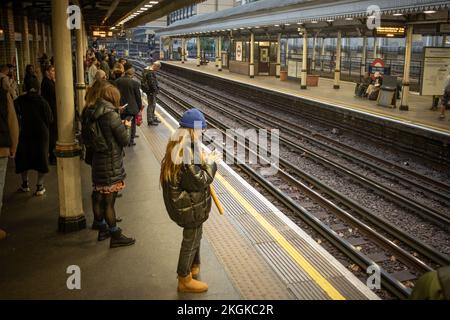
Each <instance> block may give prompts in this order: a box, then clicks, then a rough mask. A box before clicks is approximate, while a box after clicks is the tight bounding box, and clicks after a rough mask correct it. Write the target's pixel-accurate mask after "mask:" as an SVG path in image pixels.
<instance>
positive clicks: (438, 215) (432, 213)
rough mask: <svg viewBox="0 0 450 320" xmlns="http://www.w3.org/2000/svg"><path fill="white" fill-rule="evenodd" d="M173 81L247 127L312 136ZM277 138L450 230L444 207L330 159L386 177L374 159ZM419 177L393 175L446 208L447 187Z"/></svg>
mask: <svg viewBox="0 0 450 320" xmlns="http://www.w3.org/2000/svg"><path fill="white" fill-rule="evenodd" d="M174 81H175V83H172V82H170V85H172V86H173V85H175V86H176V89H177V90H179V91H180V93H183V94H184V95H186V96H189V97H191V98H193V99H196V100H197V101H199V103H203V104H205V103H207V104H208V107H211V108H214V109H216V110H218V111H219V112H221V113H222V114H224V115H226V116H228V117H231V118H233V117H234V118H236V119H239V122H240V123H243V124H245V125H248V126H249V127H250V128H259V127H261V122H262V123H268V124H269V126H270V127H272V128H274V127H281V128H282V131H283V132H284V133H285V132H288V133H289V134H290V135H291V136H292V137H295V138H297V139H308V140H314V138H311V137H308V136H307V135H305V134H302V133H300V134H299V133H298V131H297V130H300V128H298V127H297V128H296V129H289V125H291V126H292V124H291V123H287V122H285V123H279V122H278V120H277V121H271V120H268V119H270V118H273V115H270V114H267V113H264V115H260V113H261V111H260V110H256V109H254V108H253V109H252V108H251V107H249V106H244V105H242V103H233V104H232V103H229V102H227V100H228V98H227V100H225V99H222V100H220V102H218V100H217V99H218V97H217V96H213V97H211V95H210V94H209V93H208V92H207V91H206V90H204V89H201V88H196V87H195V86H192V85H188V84H186V83H184V85H181V84H179V83H177V81H178V80H177V79H174ZM233 109H234V110H235V111H234V112H233ZM236 109H238V110H236ZM242 114H245V118H244V117H242ZM248 118H256V119H257V120H256V121H255V120H249V119H248ZM280 141H281V142H282V143H283V144H284V145H285V146H286V147H287V148H290V149H294V150H296V151H297V153H299V154H304V155H307V156H308V157H310V158H311V159H313V160H314V161H315V162H318V163H320V164H322V165H324V166H325V167H328V168H331V169H332V170H335V171H337V172H339V173H341V174H344V175H347V176H348V177H349V178H351V179H353V180H355V181H357V182H358V183H359V184H360V185H362V186H366V187H368V188H370V189H371V190H373V191H374V192H376V193H378V194H380V195H381V196H383V197H384V198H386V199H389V200H390V201H392V202H394V203H395V204H397V205H399V206H401V207H403V208H407V209H409V210H410V211H411V212H412V213H414V214H415V215H418V216H420V217H422V218H423V219H425V220H428V221H431V222H433V223H435V224H436V225H437V226H438V227H441V228H443V229H444V230H445V231H449V230H450V217H449V216H448V214H447V213H446V212H445V211H443V212H439V211H437V210H435V209H433V208H430V207H428V206H426V205H424V204H422V203H421V202H419V201H417V200H415V199H412V198H410V197H407V196H405V195H403V194H402V193H401V192H399V191H397V190H394V189H393V188H392V187H390V188H388V187H386V186H385V185H383V184H381V183H378V182H377V181H375V180H374V179H372V178H369V177H368V176H367V175H366V174H365V173H361V172H358V171H356V170H354V169H349V168H348V167H346V166H343V165H342V164H340V163H339V162H338V161H336V160H332V158H333V157H334V158H336V156H335V154H334V153H337V154H340V155H342V156H344V157H345V158H347V159H351V160H352V162H353V163H356V164H357V165H359V166H360V167H362V168H367V167H369V169H370V170H373V171H377V172H382V173H383V174H385V175H387V176H388V177H389V178H390V177H391V175H392V174H391V172H390V171H389V169H388V168H382V167H380V166H379V165H377V164H375V163H369V162H368V161H366V160H363V159H361V158H360V157H355V156H352V155H351V154H350V153H348V152H344V151H341V150H340V149H338V148H337V147H335V146H329V145H327V144H324V143H322V144H321V147H324V148H326V149H327V152H328V154H327V155H322V154H320V153H318V152H317V151H314V150H311V149H310V148H306V147H304V146H302V145H300V144H299V143H297V142H293V141H292V139H288V138H285V136H284V135H283V136H280ZM340 146H341V147H344V148H345V147H346V146H345V145H343V146H342V144H340ZM419 177H423V179H422V180H421V181H417V182H416V181H414V180H413V179H412V178H408V177H405V176H402V175H398V174H397V175H396V176H395V178H396V179H399V180H401V181H402V182H403V184H404V185H406V186H407V187H409V186H410V185H412V186H415V187H416V188H418V189H420V190H421V191H422V192H425V193H430V194H432V195H433V196H435V197H438V198H439V199H441V201H443V202H444V201H445V202H446V203H444V207H447V208H448V204H449V202H448V201H450V198H449V196H448V193H447V192H446V191H447V190H442V189H440V190H433V189H430V188H429V187H427V185H428V184H426V183H427V182H428V183H429V181H430V180H432V181H433V182H435V184H434V187H436V186H438V185H440V183H439V182H438V181H434V180H433V179H430V178H427V177H425V176H420V175H419ZM416 178H417V177H416ZM444 187H445V185H444Z"/></svg>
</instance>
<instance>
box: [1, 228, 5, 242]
mask: <svg viewBox="0 0 450 320" xmlns="http://www.w3.org/2000/svg"><path fill="white" fill-rule="evenodd" d="M5 238H6V232H5V231H3V230H2V229H0V240H3V239H5Z"/></svg>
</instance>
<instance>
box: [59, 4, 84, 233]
mask: <svg viewBox="0 0 450 320" xmlns="http://www.w3.org/2000/svg"><path fill="white" fill-rule="evenodd" d="M68 5H69V1H68V0H52V20H53V37H54V39H58V41H55V43H54V48H53V49H54V55H55V56H54V58H55V66H56V104H57V114H58V119H57V121H58V142H57V145H56V152H55V153H56V156H57V159H58V165H57V168H58V169H57V170H58V194H59V221H58V226H59V231H61V232H71V231H78V230H81V229H84V228H86V219H85V216H84V213H83V205H82V196H81V173H80V154H81V149H80V146H79V145H78V143H77V142H76V141H75V130H74V118H75V108H74V106H73V102H74V93H73V77H72V60H71V59H68V58H67V57H71V56H72V48H71V37H70V30H69V29H68V28H67V27H66V20H67V13H66V10H67V7H68Z"/></svg>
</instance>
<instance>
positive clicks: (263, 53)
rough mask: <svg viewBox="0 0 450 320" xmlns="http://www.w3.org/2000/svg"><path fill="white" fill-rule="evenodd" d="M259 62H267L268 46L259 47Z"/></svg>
mask: <svg viewBox="0 0 450 320" xmlns="http://www.w3.org/2000/svg"><path fill="white" fill-rule="evenodd" d="M260 55H261V59H260V60H261V62H262V63H268V62H269V48H261V54H260Z"/></svg>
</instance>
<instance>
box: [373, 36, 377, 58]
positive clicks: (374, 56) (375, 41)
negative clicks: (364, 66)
mask: <svg viewBox="0 0 450 320" xmlns="http://www.w3.org/2000/svg"><path fill="white" fill-rule="evenodd" d="M373 58H374V59H376V58H378V38H377V37H374V38H373Z"/></svg>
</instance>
